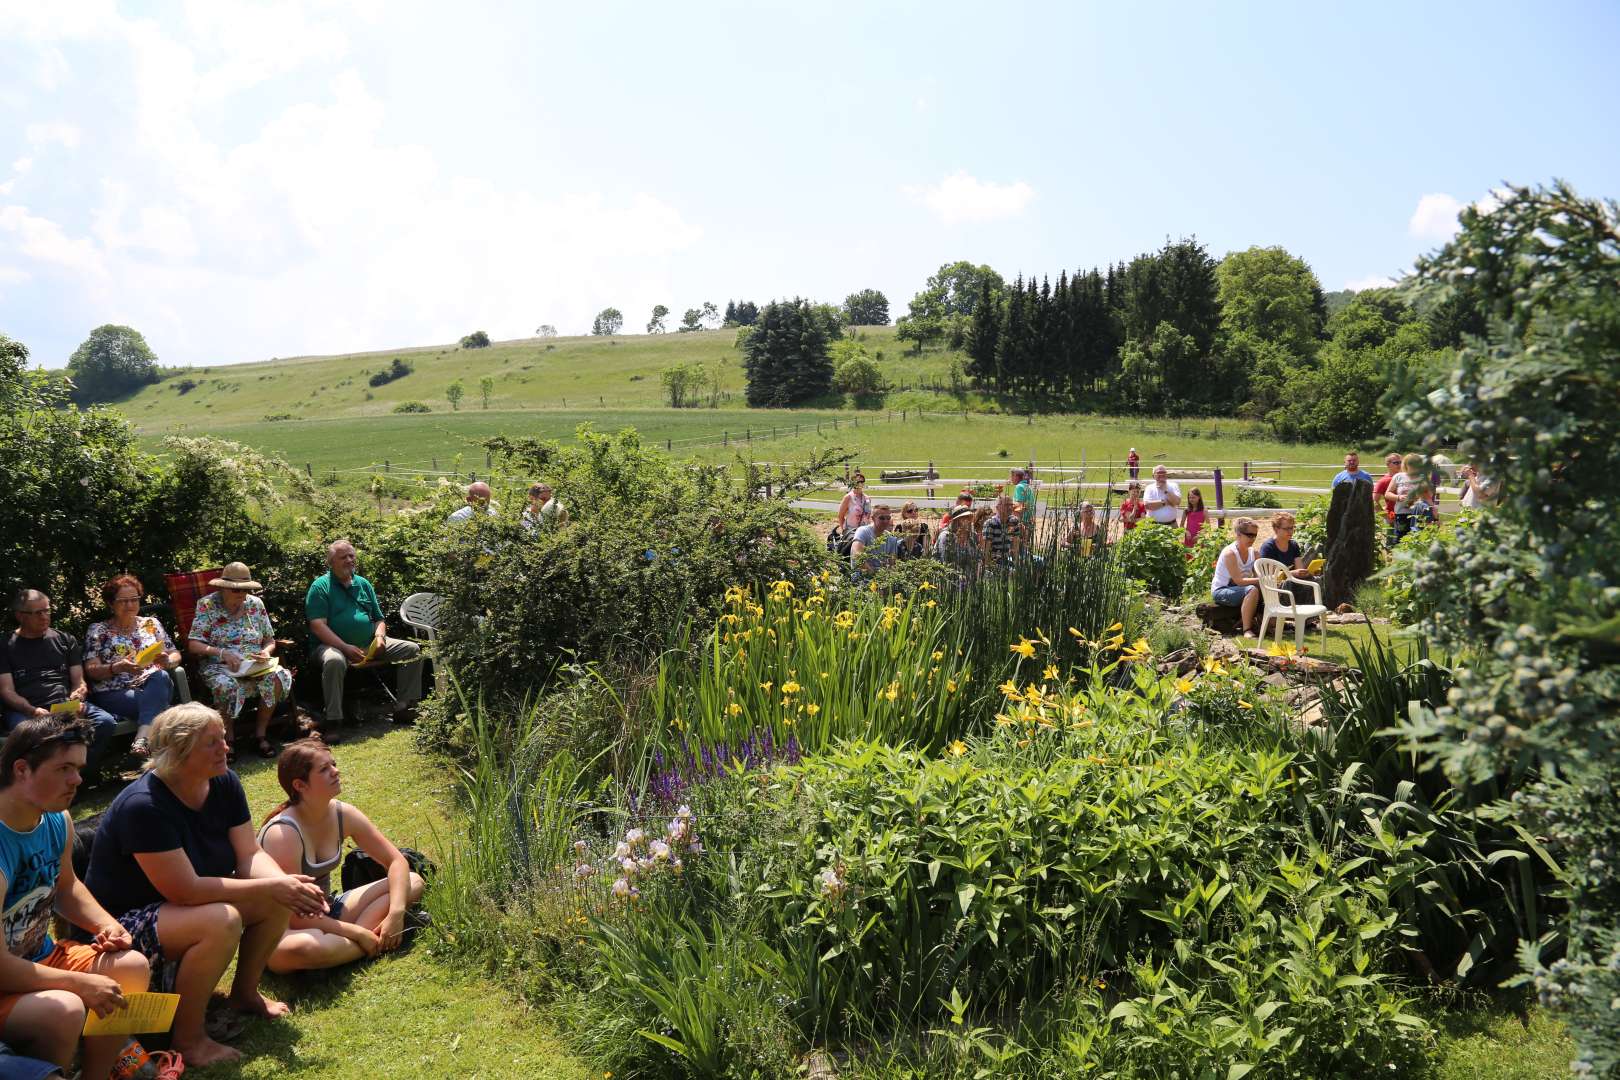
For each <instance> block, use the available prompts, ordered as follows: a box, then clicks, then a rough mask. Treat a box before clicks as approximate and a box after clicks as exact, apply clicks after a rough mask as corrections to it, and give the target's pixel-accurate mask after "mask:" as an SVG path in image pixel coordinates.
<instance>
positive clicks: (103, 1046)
mask: <svg viewBox="0 0 1620 1080" xmlns="http://www.w3.org/2000/svg"><path fill="white" fill-rule="evenodd" d="M90 737H91V733H90V725H89V724H88V723H87V722H86V721H84V720H81V719H79V718H77V717H72V718H69V719H66V720H63V719H61V718H60V717H45V718H41V719H36V720H25V721H23V722H22V723H21V724H18V725H17V727H16V729H15V730H13V731H12V733H11V735H10V736H8V737H7V739H6V741H5V745H4V747H0V877H3V878H4V885H3V888H4V890H5V910H4V915H3V916H0V922H3V924H4V928H5V935H6V948H5V950H4V951H3V952H0V1039H3V1040H4V1041H5V1042H6V1043H7V1044H8V1045H10V1046H21V1047H23V1048H24V1049H26V1050H27V1051H28V1052H29V1053H31V1054H33V1055H35V1056H36V1057H40V1058H43V1059H45V1060H48V1061H51V1062H54V1063H55V1064H56V1065H58V1066H60V1067H61V1068H62V1069H63V1070H64V1071H65V1070H66V1069H67V1068H68V1066H69V1065H71V1064H72V1061H73V1055H74V1052H75V1051H76V1050H77V1049H78V1046H79V1032H80V1031H81V1030H82V1029H83V1028H84V1020H85V1014H86V1013H87V1012H90V1011H93V1012H95V1013H96V1014H97V1015H99V1016H106V1015H108V1014H109V1013H113V1012H116V1011H117V1010H119V1009H121V1008H123V1007H124V995H125V994H126V993H137V992H139V991H142V990H145V989H146V986H147V980H148V978H149V976H150V968H149V966H148V964H147V961H146V957H144V956H142V955H141V954H140V953H138V952H135V951H134V950H133V949H132V948H131V941H130V936H129V933H128V931H126V930H125V929H124V928H123V927H122V926H120V925H119V924H118V920H116V919H114V918H113V917H112V915H111V914H109V913H108V912H107V911H106V910H105V909H104V908H103V907H102V906H101V905H100V904H98V903H97V902H96V899H95V897H93V896H91V895H90V890H89V889H88V888H86V887H85V885H84V882H82V881H80V880H79V879H78V876H77V875H75V874H74V872H73V858H72V852H73V848H72V845H71V844H70V843H69V839H70V838H71V837H72V835H73V822H72V819H70V818H69V817H68V813H67V808H68V806H69V805H70V804H71V803H72V802H73V796H74V795H75V794H76V793H77V792H78V790H79V782H80V780H79V773H80V770H82V769H83V768H84V764H85V756H86V753H87V750H88V746H87V744H88V742H89V741H90ZM53 913H57V914H60V915H61V916H62V917H63V918H64V919H66V920H67V921H68V922H70V923H72V924H73V925H75V926H77V927H79V928H80V929H82V930H85V931H87V932H89V933H91V934H93V935H95V936H94V938H93V939H92V940H91V942H90V944H88V945H82V944H77V943H71V942H65V941H52V940H51V934H50V924H51V916H52V914H53ZM127 1041H128V1040H127V1039H126V1038H125V1037H124V1036H121V1035H108V1036H102V1037H100V1038H94V1039H85V1040H84V1076H85V1078H86V1080H103V1078H105V1077H106V1076H107V1074H108V1072H109V1071H110V1070H111V1069H112V1065H113V1062H114V1060H115V1059H116V1058H117V1056H118V1052H119V1051H120V1050H121V1049H122V1048H123V1046H124V1043H125V1042H127Z"/></svg>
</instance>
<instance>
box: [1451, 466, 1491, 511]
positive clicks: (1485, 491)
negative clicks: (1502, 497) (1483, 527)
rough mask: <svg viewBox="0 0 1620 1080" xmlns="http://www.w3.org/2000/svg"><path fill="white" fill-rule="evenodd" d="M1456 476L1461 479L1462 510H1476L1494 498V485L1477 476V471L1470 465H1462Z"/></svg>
mask: <svg viewBox="0 0 1620 1080" xmlns="http://www.w3.org/2000/svg"><path fill="white" fill-rule="evenodd" d="M1458 475H1460V476H1461V477H1462V481H1463V494H1462V508H1463V509H1464V510H1478V509H1479V508H1480V507H1482V506H1484V505H1485V504H1486V503H1488V502H1490V501H1491V500H1493V499H1495V498H1496V485H1495V484H1494V483H1493V482H1491V481H1490V480H1487V479H1485V478H1484V477H1483V476H1481V475H1479V470H1478V469H1476V468H1475V467H1474V466H1472V465H1464V466H1463V467H1462V469H1461V470H1459V473H1458Z"/></svg>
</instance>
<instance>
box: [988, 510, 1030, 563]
mask: <svg viewBox="0 0 1620 1080" xmlns="http://www.w3.org/2000/svg"><path fill="white" fill-rule="evenodd" d="M1023 547H1024V526H1023V523H1022V522H1021V521H1019V520H1018V515H1017V514H1015V513H1014V512H1013V501H1012V496H1011V495H1006V494H1003V495H1002V496H1000V497H999V498H997V499H996V512H995V513H993V514H991V515H990V516H989V517H987V518H985V519H984V534H983V535H982V536H981V537H980V539H979V548H980V551H981V552H982V553H983V555H984V556H985V558H986V559H988V560H990V561H993V562H997V563H1003V564H1004V563H1007V562H1009V561H1010V560H1012V559H1014V558H1016V557H1017V556H1018V554H1019V553H1020V552H1021V551H1022V550H1023Z"/></svg>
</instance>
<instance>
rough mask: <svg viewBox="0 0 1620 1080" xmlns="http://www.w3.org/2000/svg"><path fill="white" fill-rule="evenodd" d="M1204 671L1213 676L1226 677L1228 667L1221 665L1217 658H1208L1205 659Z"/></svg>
mask: <svg viewBox="0 0 1620 1080" xmlns="http://www.w3.org/2000/svg"><path fill="white" fill-rule="evenodd" d="M1204 670H1205V671H1207V672H1209V673H1210V674H1211V675H1225V674H1226V665H1225V664H1223V663H1221V662H1220V660H1219V659H1217V658H1216V657H1213V656H1206V657H1204Z"/></svg>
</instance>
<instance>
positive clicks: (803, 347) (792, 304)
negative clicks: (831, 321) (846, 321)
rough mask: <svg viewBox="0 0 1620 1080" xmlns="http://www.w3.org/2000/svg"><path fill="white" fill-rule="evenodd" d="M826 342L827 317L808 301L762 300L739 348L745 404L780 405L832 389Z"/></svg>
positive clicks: (805, 398)
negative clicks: (745, 338)
mask: <svg viewBox="0 0 1620 1080" xmlns="http://www.w3.org/2000/svg"><path fill="white" fill-rule="evenodd" d="M828 341H829V336H828V328H827V324H826V320H825V319H824V318H822V317H821V316H820V315H819V314H818V313H817V312H816V311H815V310H814V308H813V306H812V305H811V304H810V302H809V301H807V300H802V299H799V298H798V297H795V298H794V299H792V300H776V301H772V302H771V303H769V304H766V305H765V307H764V308H763V309H762V310H761V311H760V313H759V319H758V321H756V322H755V323H754V331H753V333H751V334H749V335H748V340H747V341H745V342H744V343H743V347H742V348H743V371H744V373H745V375H746V377H747V381H748V385H747V391H746V397H747V400H748V404H749V406H750V407H751V408H781V407H786V406H789V405H798V404H801V403H803V402H805V401H807V400H809V399H811V398H814V397H819V396H821V395H822V394H826V393H830V392H831V390H832V383H833V365H832V360H831V358H830V357H829V356H828V352H827V345H828Z"/></svg>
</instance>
